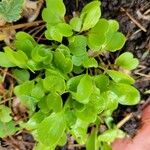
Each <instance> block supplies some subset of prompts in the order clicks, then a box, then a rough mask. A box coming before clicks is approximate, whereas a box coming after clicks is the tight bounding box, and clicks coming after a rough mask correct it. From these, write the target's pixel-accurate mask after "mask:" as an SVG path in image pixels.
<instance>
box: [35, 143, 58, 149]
mask: <svg viewBox="0 0 150 150" xmlns="http://www.w3.org/2000/svg"><path fill="white" fill-rule="evenodd" d="M55 147H56V146H54V147H50V146H47V145H44V144H42V143H40V142H38V143H37V145H35V146H34V149H33V150H41V149H43V150H54V149H55Z"/></svg>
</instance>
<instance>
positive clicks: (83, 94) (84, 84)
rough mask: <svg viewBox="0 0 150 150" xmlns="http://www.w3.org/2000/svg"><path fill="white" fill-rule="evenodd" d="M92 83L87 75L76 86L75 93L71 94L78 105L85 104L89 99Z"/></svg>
mask: <svg viewBox="0 0 150 150" xmlns="http://www.w3.org/2000/svg"><path fill="white" fill-rule="evenodd" d="M92 90H93V82H92V79H91V77H90V76H89V75H84V76H83V77H82V78H81V80H80V82H79V84H78V86H77V92H76V93H72V94H73V97H74V98H75V99H76V100H77V101H78V102H80V103H83V104H87V103H88V102H89V97H90V95H91V94H92Z"/></svg>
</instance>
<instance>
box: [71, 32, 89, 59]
mask: <svg viewBox="0 0 150 150" xmlns="http://www.w3.org/2000/svg"><path fill="white" fill-rule="evenodd" d="M86 46H87V39H86V37H85V36H83V35H76V36H73V37H71V38H70V39H69V49H70V51H71V53H72V54H73V55H75V56H83V55H85V53H86Z"/></svg>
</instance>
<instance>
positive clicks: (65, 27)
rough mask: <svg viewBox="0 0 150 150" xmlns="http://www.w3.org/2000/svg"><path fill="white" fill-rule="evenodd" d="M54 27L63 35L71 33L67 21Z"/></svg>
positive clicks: (67, 35)
mask: <svg viewBox="0 0 150 150" xmlns="http://www.w3.org/2000/svg"><path fill="white" fill-rule="evenodd" d="M56 28H57V30H58V32H59V33H60V34H62V36H64V37H69V36H71V35H72V34H73V32H72V28H71V26H70V25H69V24H67V23H59V24H58V25H57V26H56Z"/></svg>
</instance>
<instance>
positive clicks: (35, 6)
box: [22, 0, 43, 22]
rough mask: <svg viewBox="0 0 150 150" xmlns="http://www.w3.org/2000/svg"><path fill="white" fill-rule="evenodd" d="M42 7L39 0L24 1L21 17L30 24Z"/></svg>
mask: <svg viewBox="0 0 150 150" xmlns="http://www.w3.org/2000/svg"><path fill="white" fill-rule="evenodd" d="M42 6H43V0H39V1H31V0H26V1H25V2H24V7H23V14H22V15H23V16H24V17H25V18H27V20H28V22H32V21H34V20H35V19H36V18H37V17H38V15H39V13H40V10H41V8H42Z"/></svg>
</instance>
